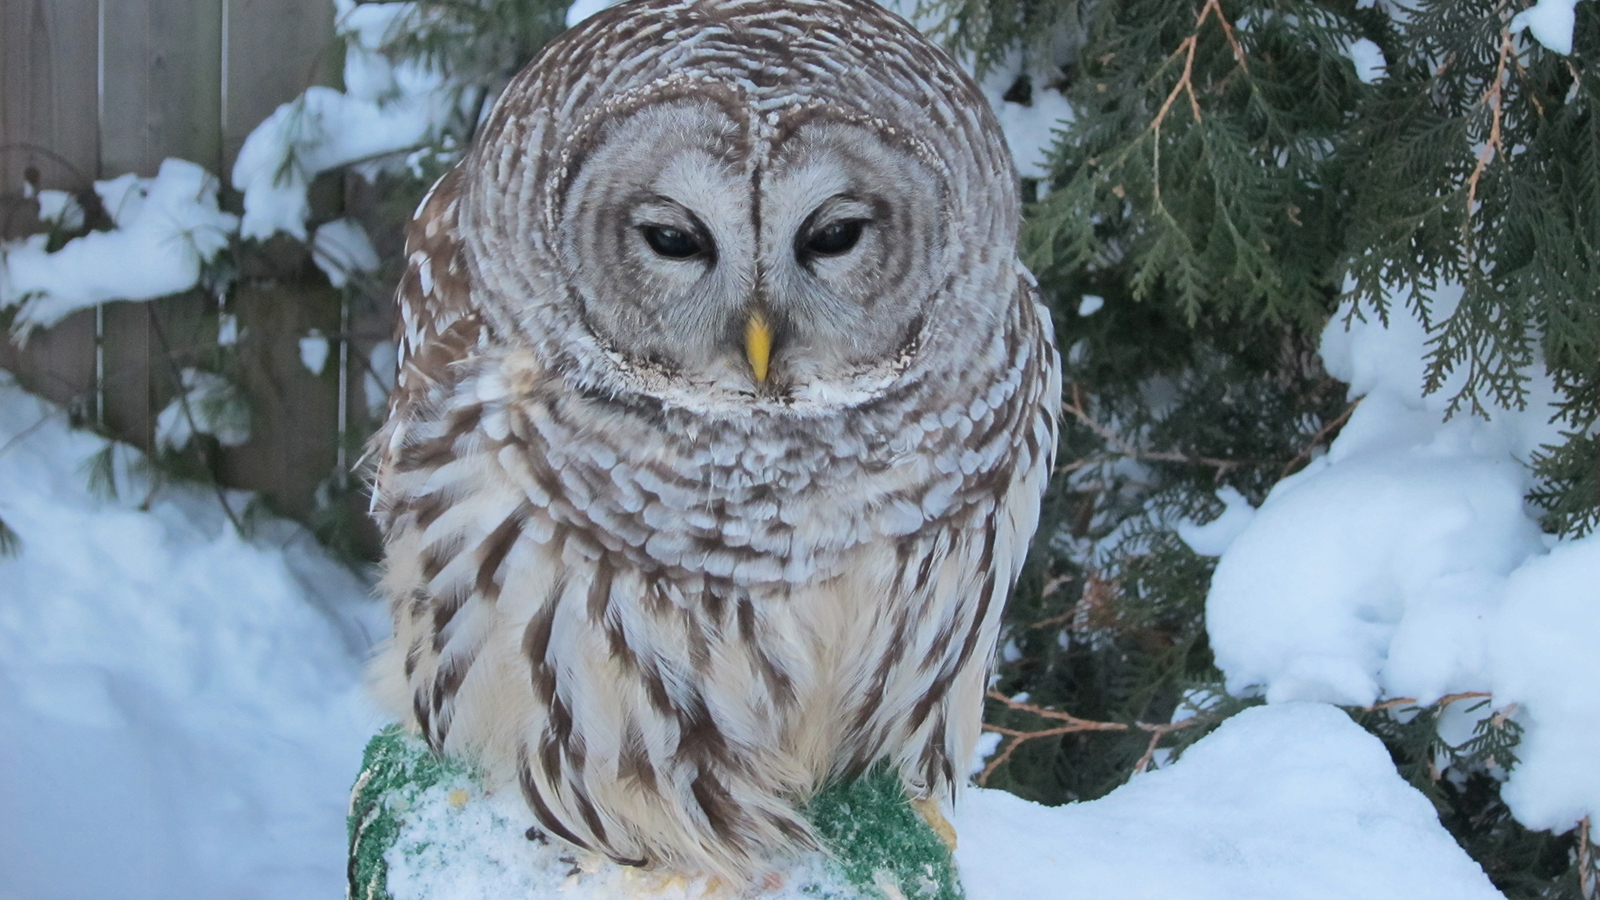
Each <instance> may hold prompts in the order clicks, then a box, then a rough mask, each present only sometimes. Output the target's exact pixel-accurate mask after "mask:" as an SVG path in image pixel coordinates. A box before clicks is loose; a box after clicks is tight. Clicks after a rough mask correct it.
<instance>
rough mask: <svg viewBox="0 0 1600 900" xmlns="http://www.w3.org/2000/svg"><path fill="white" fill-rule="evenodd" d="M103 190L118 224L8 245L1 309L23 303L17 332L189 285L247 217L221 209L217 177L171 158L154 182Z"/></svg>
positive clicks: (3, 253) (0, 279)
mask: <svg viewBox="0 0 1600 900" xmlns="http://www.w3.org/2000/svg"><path fill="white" fill-rule="evenodd" d="M94 190H95V193H97V194H99V195H100V202H101V204H103V205H104V206H105V209H106V212H107V213H108V214H110V216H111V220H112V222H113V223H114V224H115V226H116V227H115V228H113V229H112V230H110V231H91V232H89V233H88V234H86V235H83V236H82V237H78V238H74V239H72V240H70V241H68V242H67V243H66V244H65V245H64V246H62V247H61V248H60V249H58V250H56V251H55V252H54V253H52V252H50V251H49V250H48V249H47V242H48V240H49V236H48V235H44V234H36V235H32V236H30V237H26V238H23V239H21V240H17V241H9V242H7V243H5V244H3V245H0V308H5V307H20V308H19V309H18V310H17V315H16V319H15V321H14V322H13V323H12V326H11V327H12V330H13V331H15V332H17V333H19V334H26V333H28V332H29V331H32V330H33V329H35V328H46V327H49V326H51V325H54V324H56V323H57V322H59V321H61V320H62V319H64V318H66V317H67V316H69V315H71V314H72V313H74V312H77V311H78V310H80V309H84V308H87V307H91V306H94V305H96V304H98V303H106V302H108V301H111V300H154V299H155V298H157V297H165V296H168V295H170V294H177V293H181V292H183V291H186V290H189V289H190V288H192V287H194V286H195V284H196V283H198V282H199V280H200V274H201V267H202V266H203V265H204V264H206V263H208V262H210V261H211V260H212V259H213V258H215V257H216V255H217V254H218V253H220V252H221V251H222V250H223V249H224V248H225V247H227V246H228V238H229V236H230V235H232V233H233V232H234V230H235V229H236V228H237V227H238V223H239V220H238V217H236V216H234V215H232V214H231V213H225V212H222V211H221V210H219V209H218V208H217V179H216V177H215V176H213V175H212V174H211V173H210V172H207V171H206V170H205V169H203V168H201V167H200V166H198V165H196V164H194V163H192V162H188V161H186V160H181V159H169V160H166V161H165V162H163V163H162V164H161V169H160V171H159V172H158V173H157V174H156V177H154V178H140V177H138V176H137V175H132V174H129V175H120V176H118V177H116V178H113V179H111V180H109V181H97V182H95V184H94ZM42 193H52V194H59V193H60V192H42ZM57 199H60V198H52V201H53V202H54V201H55V200H57ZM74 205H75V204H74ZM60 207H61V208H60V210H59V214H60V215H61V216H62V217H63V218H65V217H68V216H70V215H71V211H70V209H69V208H68V207H67V206H66V202H65V200H60ZM41 208H43V202H41ZM48 211H51V212H56V211H57V210H56V209H55V208H54V206H52V208H51V209H50V210H48ZM81 215H82V213H81V211H80V212H79V216H80V217H81Z"/></svg>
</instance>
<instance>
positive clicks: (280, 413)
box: [223, 285, 339, 517]
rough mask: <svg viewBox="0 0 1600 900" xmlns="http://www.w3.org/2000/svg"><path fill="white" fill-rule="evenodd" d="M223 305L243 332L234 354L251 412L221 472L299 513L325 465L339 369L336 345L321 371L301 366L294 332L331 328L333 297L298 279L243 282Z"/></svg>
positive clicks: (335, 312) (335, 316) (330, 456)
mask: <svg viewBox="0 0 1600 900" xmlns="http://www.w3.org/2000/svg"><path fill="white" fill-rule="evenodd" d="M231 306H232V308H233V310H234V311H235V312H236V313H237V314H238V316H239V320H240V322H241V323H242V324H243V326H244V328H245V330H246V337H245V339H244V340H243V341H242V342H241V344H240V346H239V353H240V357H241V361H242V362H243V363H244V365H245V370H246V379H245V384H244V387H245V389H246V390H247V391H248V392H249V394H250V397H251V399H252V401H253V406H252V409H251V412H252V414H253V417H254V418H253V422H252V426H251V438H250V442H249V443H247V444H245V445H244V446H242V447H236V448H233V449H230V450H228V451H227V452H226V453H225V454H224V455H223V477H224V479H225V480H226V481H227V483H228V484H231V485H236V486H238V487H243V488H249V489H252V490H259V491H261V492H262V493H263V494H264V495H266V496H267V498H268V499H269V500H270V501H271V502H272V505H273V507H274V508H275V509H277V510H279V511H280V512H284V513H288V514H290V515H294V516H301V517H303V516H307V515H309V514H310V513H311V511H312V509H313V506H314V504H313V502H312V494H313V493H314V492H315V491H316V487H317V485H318V484H319V483H320V482H321V481H322V480H323V479H324V478H326V477H327V476H328V474H329V473H330V472H332V471H333V463H334V456H335V447H334V439H333V438H334V433H335V424H336V421H337V417H338V403H339V400H338V387H337V386H338V377H339V374H338V358H337V355H336V354H337V348H334V349H332V350H331V351H330V353H329V354H328V363H327V366H326V367H325V368H324V369H323V370H322V374H321V375H313V374H312V373H311V372H310V371H308V370H307V369H306V368H305V366H304V365H302V364H301V362H300V338H301V337H302V336H303V335H305V334H306V333H307V332H308V331H309V330H310V329H312V328H316V329H318V330H320V331H321V332H322V333H323V334H325V335H334V334H336V333H337V332H338V328H339V306H338V296H337V294H336V293H335V292H334V291H333V290H332V289H331V288H315V287H310V286H305V285H297V286H294V287H272V286H245V287H241V288H239V289H238V290H237V291H235V293H234V296H233V299H232V301H231Z"/></svg>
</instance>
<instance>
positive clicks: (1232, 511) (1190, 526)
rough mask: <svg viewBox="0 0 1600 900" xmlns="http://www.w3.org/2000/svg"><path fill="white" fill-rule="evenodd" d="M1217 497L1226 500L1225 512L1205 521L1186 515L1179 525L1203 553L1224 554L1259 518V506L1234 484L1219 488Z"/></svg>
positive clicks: (1181, 535)
mask: <svg viewBox="0 0 1600 900" xmlns="http://www.w3.org/2000/svg"><path fill="white" fill-rule="evenodd" d="M1217 499H1218V500H1221V501H1222V506H1223V511H1222V515H1220V516H1217V517H1216V518H1215V519H1212V520H1211V521H1209V522H1206V523H1205V524H1203V525H1200V524H1196V523H1195V522H1194V521H1192V520H1190V519H1184V520H1183V521H1181V522H1178V523H1177V526H1176V530H1177V532H1178V537H1179V538H1180V539H1182V540H1183V542H1184V543H1185V544H1188V545H1189V549H1190V550H1193V551H1194V552H1196V553H1198V554H1200V555H1201V556H1221V555H1222V554H1223V553H1224V552H1226V551H1227V549H1228V548H1229V547H1230V546H1232V545H1233V541H1234V539H1235V538H1237V537H1238V536H1239V535H1240V534H1242V533H1244V530H1245V528H1247V527H1248V526H1249V525H1250V523H1251V522H1252V521H1254V519H1255V515H1256V509H1255V507H1253V506H1251V505H1250V501H1249V500H1246V499H1245V498H1244V495H1243V494H1241V493H1239V492H1238V491H1236V490H1234V489H1233V488H1231V487H1228V486H1227V485H1224V486H1222V487H1220V488H1218V489H1217Z"/></svg>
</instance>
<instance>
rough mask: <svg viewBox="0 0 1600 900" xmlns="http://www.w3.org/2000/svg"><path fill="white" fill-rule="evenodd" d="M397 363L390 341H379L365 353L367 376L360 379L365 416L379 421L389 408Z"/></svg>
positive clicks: (397, 357) (397, 359)
mask: <svg viewBox="0 0 1600 900" xmlns="http://www.w3.org/2000/svg"><path fill="white" fill-rule="evenodd" d="M399 362H400V360H399V356H398V354H397V353H396V351H395V346H394V342H392V341H379V342H378V343H376V344H373V345H372V350H371V351H369V352H368V353H367V374H366V377H364V378H362V379H361V391H362V393H363V394H364V395H365V396H366V399H367V414H368V415H370V416H372V418H374V419H381V418H382V417H383V414H384V413H385V412H386V411H387V410H388V408H389V391H390V390H391V389H392V388H393V387H394V379H395V370H396V368H397V367H398V366H399Z"/></svg>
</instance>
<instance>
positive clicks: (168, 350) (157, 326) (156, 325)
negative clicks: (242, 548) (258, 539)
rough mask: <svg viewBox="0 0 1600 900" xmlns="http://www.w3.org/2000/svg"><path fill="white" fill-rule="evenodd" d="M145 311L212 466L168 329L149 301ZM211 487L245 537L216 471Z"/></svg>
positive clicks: (207, 462)
mask: <svg viewBox="0 0 1600 900" xmlns="http://www.w3.org/2000/svg"><path fill="white" fill-rule="evenodd" d="M145 312H146V314H148V316H149V318H150V330H151V331H154V332H155V333H156V340H157V341H159V342H160V344H161V355H162V356H164V357H165V358H166V360H167V368H168V369H169V370H170V371H171V372H172V380H173V382H174V384H175V385H176V386H177V388H178V408H179V409H181V410H182V411H183V418H184V420H185V421H187V422H188V423H189V435H190V438H189V439H190V440H191V441H194V447H195V452H196V453H199V454H200V460H201V462H202V463H204V464H205V465H206V467H207V468H210V466H211V460H210V459H209V458H208V454H207V453H206V452H205V450H204V448H203V447H202V446H201V444H200V434H201V432H200V427H199V426H198V425H197V424H195V418H194V411H193V410H191V409H190V408H189V391H188V389H187V388H186V387H185V386H184V384H183V371H182V370H181V369H179V368H178V361H177V359H175V358H174V357H173V355H172V345H171V344H170V343H168V342H167V330H166V329H165V328H163V327H162V326H161V318H160V317H159V316H157V315H156V313H155V310H154V309H152V308H151V306H150V304H148V303H147V304H145ZM211 488H212V490H214V491H215V492H216V494H217V503H218V504H219V505H220V506H221V507H222V514H223V515H225V516H227V517H228V521H229V522H230V523H231V524H232V525H233V531H234V533H235V534H237V535H239V536H240V537H243V536H244V534H245V531H244V526H243V525H242V524H241V523H240V522H239V517H238V516H237V515H235V514H234V512H233V506H232V505H230V504H229V503H228V493H227V491H226V490H224V489H223V487H222V483H221V482H219V481H217V474H216V473H215V472H212V473H211Z"/></svg>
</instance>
